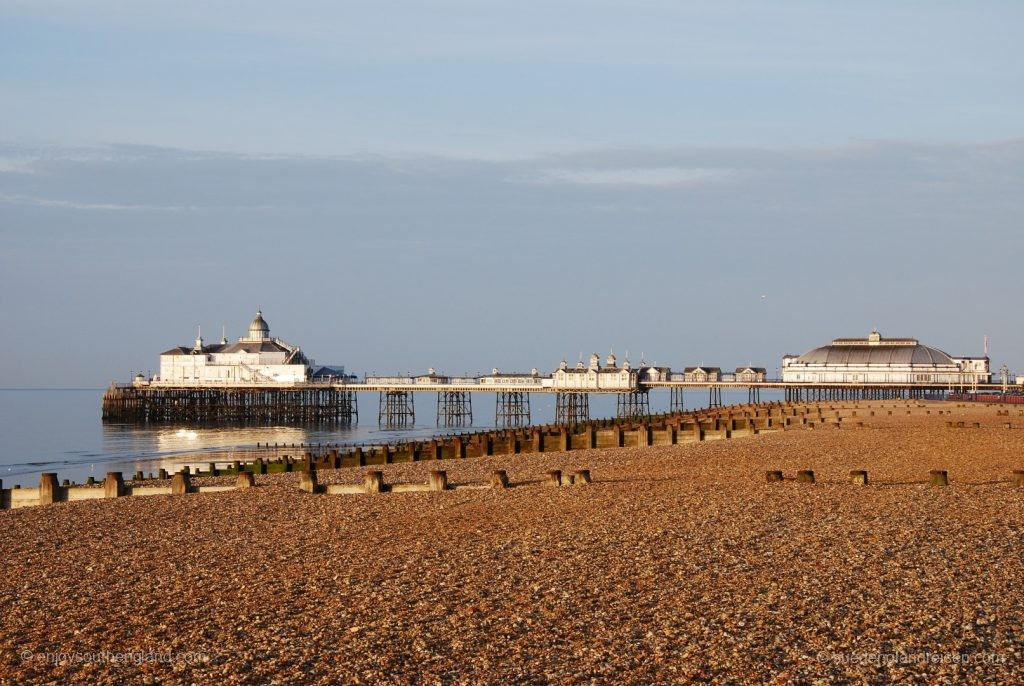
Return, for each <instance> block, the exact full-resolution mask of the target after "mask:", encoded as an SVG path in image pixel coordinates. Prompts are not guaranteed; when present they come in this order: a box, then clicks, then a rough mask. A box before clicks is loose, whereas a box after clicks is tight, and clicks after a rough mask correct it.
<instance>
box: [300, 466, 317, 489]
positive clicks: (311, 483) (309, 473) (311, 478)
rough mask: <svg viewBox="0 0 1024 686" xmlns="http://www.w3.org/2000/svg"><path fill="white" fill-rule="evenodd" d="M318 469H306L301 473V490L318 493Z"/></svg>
mask: <svg viewBox="0 0 1024 686" xmlns="http://www.w3.org/2000/svg"><path fill="white" fill-rule="evenodd" d="M316 486H317V483H316V470H315V469H306V470H303V471H302V472H301V473H300V474H299V490H300V491H305V492H306V493H316Z"/></svg>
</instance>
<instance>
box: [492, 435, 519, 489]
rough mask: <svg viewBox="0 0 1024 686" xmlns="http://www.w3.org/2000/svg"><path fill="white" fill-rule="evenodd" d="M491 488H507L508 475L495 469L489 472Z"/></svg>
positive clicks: (502, 470)
mask: <svg viewBox="0 0 1024 686" xmlns="http://www.w3.org/2000/svg"><path fill="white" fill-rule="evenodd" d="M513 440H515V439H513ZM491 488H508V474H506V473H505V470H504V469H495V470H494V471H493V472H491Z"/></svg>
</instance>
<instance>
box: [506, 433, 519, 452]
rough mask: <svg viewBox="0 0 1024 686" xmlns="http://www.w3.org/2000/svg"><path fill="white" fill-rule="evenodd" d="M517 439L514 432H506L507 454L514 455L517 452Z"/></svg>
mask: <svg viewBox="0 0 1024 686" xmlns="http://www.w3.org/2000/svg"><path fill="white" fill-rule="evenodd" d="M518 440H519V438H518V436H516V432H515V431H509V432H508V454H509V455H515V454H516V453H518V452H519V446H518V445H517V442H518Z"/></svg>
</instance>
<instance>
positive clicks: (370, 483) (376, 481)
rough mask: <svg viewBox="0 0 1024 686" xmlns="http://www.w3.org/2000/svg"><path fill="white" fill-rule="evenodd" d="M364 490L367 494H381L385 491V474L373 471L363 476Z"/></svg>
mask: <svg viewBox="0 0 1024 686" xmlns="http://www.w3.org/2000/svg"><path fill="white" fill-rule="evenodd" d="M363 489H364V490H365V491H366V492H367V493H381V492H383V490H384V472H381V471H372V472H366V474H364V475H363Z"/></svg>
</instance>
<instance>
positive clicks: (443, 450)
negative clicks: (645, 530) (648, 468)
mask: <svg viewBox="0 0 1024 686" xmlns="http://www.w3.org/2000/svg"><path fill="white" fill-rule="evenodd" d="M905 407H906V406H904V408H905ZM907 412H908V413H909V412H910V410H907ZM870 413H871V414H872V415H873V414H874V410H871V411H870ZM857 414H858V410H857V409H856V408H850V407H833V406H821V405H787V404H782V403H770V404H764V405H758V404H751V405H733V406H727V407H722V408H713V409H706V410H699V411H692V412H685V413H672V414H665V415H658V416H652V417H648V418H645V419H642V420H622V419H607V420H599V421H593V422H587V423H586V424H580V425H573V426H566V425H544V426H534V427H527V428H521V429H497V430H490V431H478V432H468V433H461V434H453V435H447V436H438V437H435V438H432V439H430V440H424V441H401V442H395V443H387V444H378V445H370V446H365V445H355V446H337V447H333V448H328V449H319V450H318V451H317V452H315V453H314V452H313V450H314V448H312V447H310V448H309V449H308V450H304V451H303V452H302V453H301V454H299V453H297V452H296V451H295V449H294V448H292V449H290V450H289V448H287V447H285V446H281V447H277V446H275V447H269V446H268V447H266V448H263V449H257V450H255V451H253V450H250V451H248V452H247V454H248V455H250V456H255V457H254V458H253V459H252V460H250V461H244V462H243V461H241V460H232V461H230V462H227V463H225V461H218V460H216V459H213V460H211V461H208V462H207V464H208V467H207V469H206V470H192V469H190V468H189V467H185V468H184V469H183V470H181V471H180V472H179V473H178V474H175V475H173V478H172V479H171V484H170V485H168V483H167V481H168V477H169V476H170V475H169V474H168V473H167V472H166V471H165V470H163V469H161V470H160V473H159V475H158V478H155V479H154V478H153V477H152V476H151V477H150V478H149V479H147V478H145V477H144V475H143V474H142V473H141V472H138V473H136V474H135V476H134V478H133V479H132V480H131V481H130V482H127V483H126V482H125V481H124V480H123V478H122V475H121V474H120V473H118V472H112V473H111V474H108V475H107V480H106V481H105V482H104V485H103V487H102V488H101V487H100V486H99V485H98V484H95V483H94V482H93V480H92V479H91V478H90V480H89V483H87V484H86V485H82V486H79V485H77V484H72V483H70V482H68V481H65V482H64V483H63V484H62V485H60V486H58V485H57V483H58V482H57V475H56V474H52V473H47V474H44V476H43V479H42V482H41V484H40V487H39V488H25V489H22V488H19V487H15V488H6V489H5V488H2V482H0V509H8V508H17V507H25V506H29V505H39V504H47V503H51V502H60V501H68V500H83V499H90V498H100V497H123V496H125V495H161V494H173V493H174V492H175V491H174V486H173V484H174V482H175V480H180V479H186V480H187V479H189V478H191V477H193V476H196V477H209V476H231V475H237V476H239V478H244V477H246V476H247V475H248V476H251V475H256V474H272V473H280V472H309V471H316V470H328V469H340V468H346V467H364V466H371V465H386V464H394V463H402V462H419V461H425V460H449V459H466V458H475V457H486V456H490V455H527V454H532V453H551V452H564V451H578V450H590V449H603V448H628V447H645V446H655V445H677V444H682V443H695V442H700V441H711V440H726V439H732V438H739V437H742V436H754V435H757V434H759V433H763V432H767V431H780V430H784V429H786V428H788V427H796V426H800V427H806V428H814V427H815V426H821V427H833V428H839V427H840V426H843V425H849V424H852V425H853V426H854V427H857V426H862V425H863V424H862V422H860V421H857V420H856V417H857ZM889 414H892V410H889ZM851 419H852V420H853V421H852V422H851ZM282 451H288V452H282ZM291 453H295V454H291ZM261 455H262V456H261ZM264 456H265V457H264ZM204 457H206V458H207V459H209V457H210V456H208V455H207V456H204ZM110 484H115V485H113V486H112V485H110ZM230 488H233V487H222V486H204V487H202V488H201V489H199V490H200V491H216V490H229V489H230ZM190 492H191V491H190ZM103 493H107V495H105V496H104V495H103ZM111 494H114V495H111Z"/></svg>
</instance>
